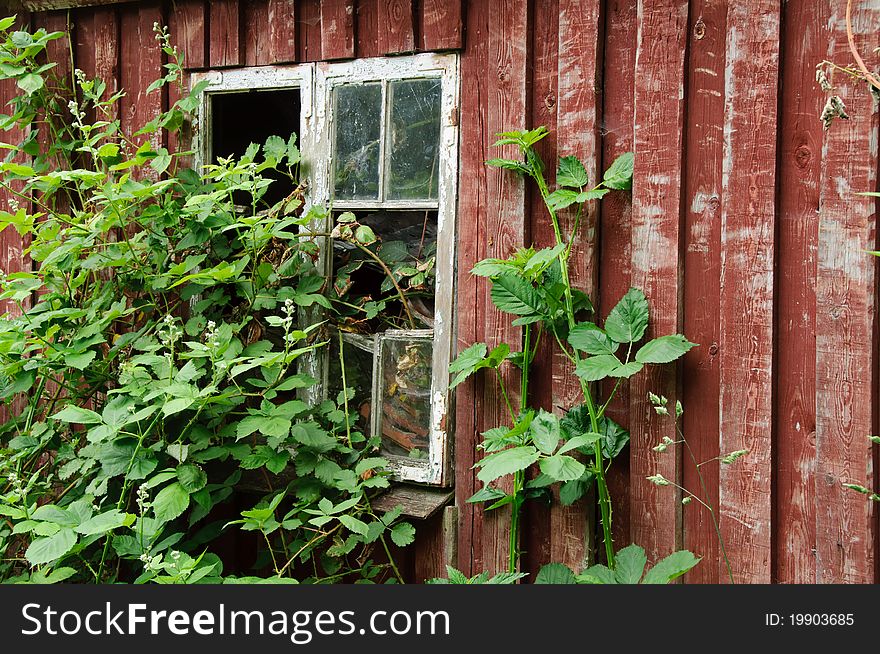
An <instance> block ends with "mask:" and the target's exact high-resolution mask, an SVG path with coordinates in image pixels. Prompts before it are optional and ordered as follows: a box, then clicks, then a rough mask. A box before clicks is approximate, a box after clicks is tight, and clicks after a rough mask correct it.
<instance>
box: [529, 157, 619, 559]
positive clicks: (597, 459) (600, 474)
mask: <svg viewBox="0 0 880 654" xmlns="http://www.w3.org/2000/svg"><path fill="white" fill-rule="evenodd" d="M526 158H527V160H528V162H529V169H530V170H531V176H532V178H533V179H534V180H535V181H536V182H537V184H538V189H539V190H540V192H541V198H542V199H543V200H544V205H545V206H546V207H547V211H548V213H549V214H550V220H551V222H552V224H553V234H554V236H555V238H556V245H563V244H565V245H567V247H565V248H564V249H563V250H562V251H561V252H560V253H559V255H558V256H557V259H558V260H559V268H560V273H561V276H562V283H563V286H564V291H563V297H564V300H565V317H566V319H567V321H568V328H569V330H571V329H573V328H574V326H575V317H574V303H573V301H572V287H571V278H570V277H569V274H568V256H569V253H570V251H571V247H570V246H571V243H572V242H573V241H574V236H575V232H574V231H573V232H572V238H571V240H570V242H569V243H567V244H566V243H565V241H564V240H563V237H562V229H561V228H560V226H559V217H558V216H557V215H556V211H555V210H554V209H553V207H551V206H550V204H549V202H548V201H547V198H548V197H549V196H550V190H549V189H548V188H547V181H546V180H545V179H544V174H543V172H542V167H541V166H540V165H537V163H536V161H537V154H536V153H535V151H534V150H533V149H532V148H531V147H530V148H528V149H527V150H526ZM576 223H577V224H576V227H575V229H577V225H579V223H580V216H578V219H577V221H576ZM575 358H576V359H577V358H578V354H577V352H575ZM575 363H576V361H575ZM580 386H581V392H582V393H583V396H584V401H585V403H586V406H587V412H588V413H589V415H590V427H591V429H592V430H593V431H594V432H596V433H599V413H598V412H597V410H596V405H595V403H594V401H593V395H592V392H591V391H590V387H589V384H587V382H585V381H584V380H580ZM603 411H604V407H603ZM593 452H594V467H595V474H596V488H597V489H598V491H599V511H600V513H601V517H602V532H603V539H604V541H605V556H606V559H607V562H608V567H609V568H611V569H614V542H613V539H612V536H611V493H610V491H609V490H608V482H607V480H606V478H605V465H604V463H603V461H602V444H601V441H597V442H596V445H595V446H594V449H593Z"/></svg>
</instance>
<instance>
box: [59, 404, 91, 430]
mask: <svg viewBox="0 0 880 654" xmlns="http://www.w3.org/2000/svg"><path fill="white" fill-rule="evenodd" d="M49 417H50V418H54V419H55V420H60V421H61V422H69V423H73V424H76V425H97V424H99V423H100V422H101V416H99V415H98V414H97V413H95V412H94V411H90V410H89V409H83V408H82V407H78V406H74V405H72V404H68V405H67V406H66V407H64V408H63V409H61V411H59V412H58V413H56V414H54V415H52V416H49Z"/></svg>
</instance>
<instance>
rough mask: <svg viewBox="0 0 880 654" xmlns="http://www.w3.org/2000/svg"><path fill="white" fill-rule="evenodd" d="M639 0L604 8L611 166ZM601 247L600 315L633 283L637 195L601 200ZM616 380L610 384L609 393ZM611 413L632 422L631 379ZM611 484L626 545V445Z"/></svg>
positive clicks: (627, 100)
mask: <svg viewBox="0 0 880 654" xmlns="http://www.w3.org/2000/svg"><path fill="white" fill-rule="evenodd" d="M636 5H637V2H636V0H610V1H609V2H607V3H606V8H605V56H604V89H603V100H604V102H603V107H602V111H603V114H602V134H603V135H604V139H603V144H602V152H603V161H604V162H605V166H607V165H608V164H609V163H610V162H611V161H614V159H615V157H617V156H619V155H620V154H622V153H624V152H630V151H632V149H633V111H634V107H633V86H634V79H635V75H634V71H635V57H636V48H635V39H634V38H633V35H634V34H636V32H637V27H636V26H637V21H636V19H637V13H638V12H637V6H636ZM599 213H600V221H601V226H600V239H599V240H600V244H599V245H600V248H601V252H600V255H599V282H600V284H601V288H600V289H599V292H598V297H597V298H594V304H596V306H597V307H598V313H599V315H601V316H603V317H604V316H607V315H608V312H609V311H611V309H612V307H613V306H614V304H615V303H616V302H617V301H618V300H619V299H620V298H621V297H623V295H624V293H626V291H627V289H628V288H629V287H630V285H631V280H630V267H631V266H630V261H631V250H630V238H631V232H632V225H631V219H632V197H631V195H630V194H628V193H612V194H610V195H608V196H606V197H605V198H603V199H602V201H601V202H600V203H599ZM613 387H614V384H611V383H609V384H605V385H604V388H603V392H604V393H605V394H606V395H607V394H608V393H610V392H611V390H612V388H613ZM607 415H608V416H609V417H610V418H611V419H612V420H614V421H615V422H617V423H618V424H620V425H622V426H623V427H624V428H628V427H629V384H628V383H627V382H624V383H623V384H621V385H620V388H619V389H618V392H617V397H616V399H615V400H614V401H613V402H612V403H611V404H610V405H609V406H608V409H607ZM608 489H609V492H610V493H611V500H612V502H613V504H614V521H613V523H612V534H613V537H614V542H615V543H616V544H617V545H618V546H621V545H624V546H625V545H626V544H628V542H629V540H630V497H629V495H630V487H629V451H628V450H624V451H623V452H622V453H621V454H620V455H619V456H618V457H617V459H615V461H614V465H612V467H611V470H610V471H609V473H608Z"/></svg>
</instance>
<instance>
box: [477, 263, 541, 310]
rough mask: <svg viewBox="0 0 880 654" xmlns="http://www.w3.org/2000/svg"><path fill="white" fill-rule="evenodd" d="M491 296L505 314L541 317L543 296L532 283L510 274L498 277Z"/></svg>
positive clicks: (493, 284) (494, 282)
mask: <svg viewBox="0 0 880 654" xmlns="http://www.w3.org/2000/svg"><path fill="white" fill-rule="evenodd" d="M489 294H490V296H491V298H492V302H493V303H494V304H495V306H496V307H498V309H500V310H501V311H504V312H505V313H512V314H514V315H516V316H528V315H540V314H541V312H542V309H543V305H542V303H541V296H540V295H538V291H537V290H535V288H534V287H533V286H532V285H531V283H529V281H528V280H525V279H523V278H522V277H518V276H516V275H513V274H510V273H504V274H503V275H499V276H498V277H496V278H495V279H494V281H493V282H492V290H491V291H490V293H489Z"/></svg>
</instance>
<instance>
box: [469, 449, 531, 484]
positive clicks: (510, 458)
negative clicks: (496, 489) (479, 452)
mask: <svg viewBox="0 0 880 654" xmlns="http://www.w3.org/2000/svg"><path fill="white" fill-rule="evenodd" d="M540 456H541V454H540V453H539V452H538V450H536V449H535V448H534V447H531V446H530V445H524V446H522V447H513V448H510V449H507V450H501V451H500V452H496V453H494V454H490V455H489V456H486V457H483V458H482V459H481V460H480V461H479V462H478V463H477V464H476V466H474V467H479V468H480V471H479V472H478V473H477V478H478V479H479V480H480V481H482V482H483V483H484V484H488V483H489V482H492V481H494V480H496V479H498V478H499V477H503V476H504V475H509V474H512V473H514V472H517V471H519V470H525V469H526V468H528V467H529V466H530V465H532V464H533V463H534V462H535V461H537V460H538V458H539V457H540Z"/></svg>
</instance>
